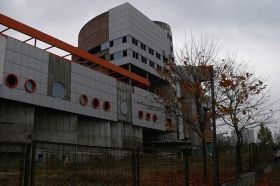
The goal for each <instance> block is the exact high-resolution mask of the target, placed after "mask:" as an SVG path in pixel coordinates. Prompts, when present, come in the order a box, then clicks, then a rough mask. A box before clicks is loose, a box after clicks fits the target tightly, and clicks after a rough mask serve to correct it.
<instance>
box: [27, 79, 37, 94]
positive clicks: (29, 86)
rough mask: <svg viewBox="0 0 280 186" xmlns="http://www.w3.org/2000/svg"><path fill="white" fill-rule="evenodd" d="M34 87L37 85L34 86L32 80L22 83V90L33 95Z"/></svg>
mask: <svg viewBox="0 0 280 186" xmlns="http://www.w3.org/2000/svg"><path fill="white" fill-rule="evenodd" d="M36 87H37V85H36V83H35V81H34V80H32V79H27V80H26V81H25V82H24V88H25V90H26V92H29V93H33V92H35V90H36Z"/></svg>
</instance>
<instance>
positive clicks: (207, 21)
mask: <svg viewBox="0 0 280 186" xmlns="http://www.w3.org/2000/svg"><path fill="white" fill-rule="evenodd" d="M125 2H129V3H131V4H132V5H133V6H135V7H136V8H137V9H138V10H140V11H141V12H143V13H144V14H145V15H146V16H148V17H149V18H150V19H152V20H160V21H163V22H166V23H168V24H169V25H170V26H171V27H172V32H173V40H174V46H175V47H176V46H177V47H179V46H180V45H181V44H182V43H183V41H184V38H185V36H187V37H188V36H189V35H190V30H192V33H193V34H194V35H195V36H196V37H200V36H201V35H211V36H213V37H214V38H216V39H217V40H218V42H219V51H220V53H221V54H225V53H227V52H229V53H232V52H235V51H237V52H238V56H239V57H240V58H242V59H244V60H245V61H249V65H250V66H251V67H252V68H254V69H255V70H256V73H257V74H259V75H262V76H263V77H264V78H267V79H268V82H269V87H270V89H271V94H272V99H274V100H276V99H278V98H279V95H280V85H279V81H280V79H279V71H280V62H279V59H280V1H279V0H211V1H210V0H131V1H122V0H79V1H77V0H0V10H1V13H3V14H5V15H7V16H10V17H12V18H14V19H16V20H19V21H21V22H23V23H25V24H27V25H29V26H32V27H34V28H37V29H39V30H41V31H44V32H46V33H48V34H50V35H52V36H54V37H57V38H59V39H61V40H63V41H66V42H68V43H70V44H73V45H75V46H77V38H78V32H79V30H80V28H81V27H82V26H83V25H84V24H85V23H86V22H87V21H89V20H90V19H91V18H93V17H95V16H96V15H99V14H100V13H103V12H105V11H108V10H109V9H110V8H112V7H114V6H117V5H120V4H122V3H125ZM279 106H280V104H278V107H279ZM272 128H273V127H272ZM273 129H275V127H274V128H273Z"/></svg>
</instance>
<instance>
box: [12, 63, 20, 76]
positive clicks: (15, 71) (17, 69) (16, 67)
mask: <svg viewBox="0 0 280 186" xmlns="http://www.w3.org/2000/svg"><path fill="white" fill-rule="evenodd" d="M13 73H14V74H16V75H17V76H19V75H20V65H17V64H13Z"/></svg>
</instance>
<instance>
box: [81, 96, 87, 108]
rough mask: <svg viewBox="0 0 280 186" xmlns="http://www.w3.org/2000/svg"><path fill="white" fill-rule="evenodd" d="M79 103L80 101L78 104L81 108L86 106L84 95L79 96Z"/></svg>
mask: <svg viewBox="0 0 280 186" xmlns="http://www.w3.org/2000/svg"><path fill="white" fill-rule="evenodd" d="M79 101H80V104H81V105H82V106H87V104H88V97H87V96H86V95H85V94H82V95H81V96H80V100H79Z"/></svg>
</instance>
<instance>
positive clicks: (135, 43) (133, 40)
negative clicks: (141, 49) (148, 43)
mask: <svg viewBox="0 0 280 186" xmlns="http://www.w3.org/2000/svg"><path fill="white" fill-rule="evenodd" d="M132 43H133V44H134V45H136V46H138V41H137V39H135V38H132Z"/></svg>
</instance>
